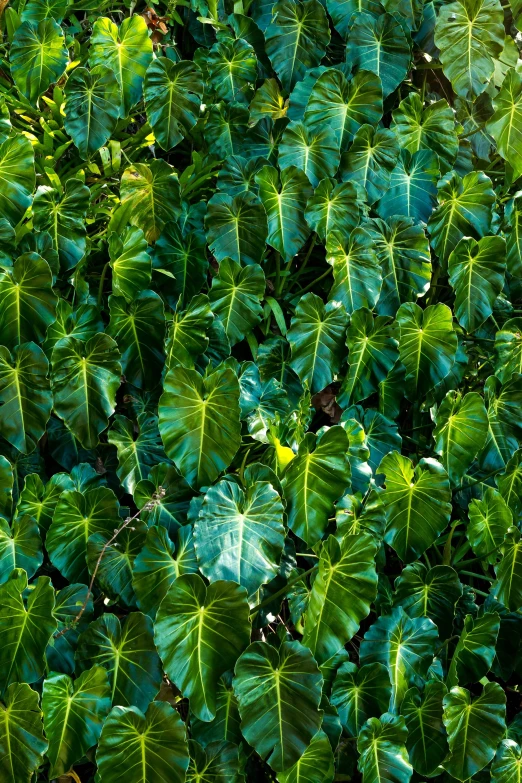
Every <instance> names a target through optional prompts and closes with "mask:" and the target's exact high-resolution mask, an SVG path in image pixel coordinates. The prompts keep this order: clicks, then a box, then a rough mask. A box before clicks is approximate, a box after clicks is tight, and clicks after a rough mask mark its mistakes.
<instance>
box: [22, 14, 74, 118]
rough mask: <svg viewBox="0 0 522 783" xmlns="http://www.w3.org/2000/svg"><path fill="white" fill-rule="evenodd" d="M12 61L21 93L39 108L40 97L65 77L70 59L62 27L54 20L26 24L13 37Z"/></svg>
mask: <svg viewBox="0 0 522 783" xmlns="http://www.w3.org/2000/svg"><path fill="white" fill-rule="evenodd" d="M9 59H10V61H11V74H12V76H13V79H14V82H15V84H16V86H17V88H18V90H19V92H20V93H21V94H22V95H23V96H24V98H27V100H28V101H29V102H30V103H31V105H32V106H37V104H38V99H39V98H40V96H41V95H42V94H43V93H44V92H45V91H46V90H47V89H48V87H49V86H50V85H51V84H53V82H57V81H58V79H59V78H60V77H61V76H62V74H63V72H64V71H65V67H66V65H67V61H68V59H69V56H68V52H67V49H66V47H65V40H64V36H63V31H62V29H61V27H60V26H59V25H58V24H56V22H55V21H54V19H45V20H42V21H41V22H38V23H33V22H23V23H22V24H21V25H20V27H19V28H18V29H17V31H16V33H15V35H14V38H13V44H12V46H11V52H10V57H9Z"/></svg>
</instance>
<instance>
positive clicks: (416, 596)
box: [393, 562, 462, 639]
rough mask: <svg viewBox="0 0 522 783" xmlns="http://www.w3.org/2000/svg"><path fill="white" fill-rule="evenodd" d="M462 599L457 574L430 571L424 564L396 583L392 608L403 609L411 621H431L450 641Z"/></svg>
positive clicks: (408, 569)
mask: <svg viewBox="0 0 522 783" xmlns="http://www.w3.org/2000/svg"><path fill="white" fill-rule="evenodd" d="M461 596H462V585H461V583H460V581H459V578H458V575H457V572H456V571H455V570H454V569H453V568H451V567H450V566H446V565H436V566H433V568H430V569H427V568H426V566H425V565H424V563H420V562H416V563H412V564H411V565H409V566H406V568H403V569H402V572H401V575H400V576H399V577H398V578H397V579H396V580H395V593H394V596H393V605H394V606H402V608H403V609H404V611H405V612H406V614H407V615H408V616H409V617H429V618H430V620H433V622H434V623H435V625H436V626H437V628H438V629H439V636H440V637H441V639H447V638H448V637H449V636H450V635H451V631H452V628H453V616H454V612H455V605H456V603H457V601H458V600H459V598H460V597H461Z"/></svg>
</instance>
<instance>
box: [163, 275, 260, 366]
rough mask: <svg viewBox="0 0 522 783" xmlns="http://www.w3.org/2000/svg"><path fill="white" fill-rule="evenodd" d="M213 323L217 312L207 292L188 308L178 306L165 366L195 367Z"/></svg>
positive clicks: (172, 323)
mask: <svg viewBox="0 0 522 783" xmlns="http://www.w3.org/2000/svg"><path fill="white" fill-rule="evenodd" d="M222 263H225V261H223V262H222ZM227 263H228V262H227ZM232 263H233V262H232ZM225 266H226V264H225ZM249 268H250V267H249ZM256 304H257V300H256ZM213 323H215V318H214V314H213V312H212V310H211V309H210V302H209V299H208V296H206V295H205V294H197V295H196V296H194V297H193V298H192V299H191V301H190V302H189V305H188V307H187V309H186V310H176V312H175V313H174V316H173V318H172V322H171V326H170V331H169V336H168V338H167V341H166V343H165V350H166V353H167V359H166V362H165V367H166V369H167V370H170V369H172V368H173V367H178V366H181V367H187V369H193V368H194V362H195V361H196V359H197V357H198V356H200V355H201V354H202V353H205V351H206V350H207V348H208V346H209V338H208V337H207V333H208V332H209V330H210V328H211V327H212V325H213Z"/></svg>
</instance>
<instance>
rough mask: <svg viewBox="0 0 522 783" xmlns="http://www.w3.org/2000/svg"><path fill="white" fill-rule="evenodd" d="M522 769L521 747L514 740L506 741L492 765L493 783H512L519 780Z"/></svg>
mask: <svg viewBox="0 0 522 783" xmlns="http://www.w3.org/2000/svg"><path fill="white" fill-rule="evenodd" d="M521 767H522V754H521V750H520V745H518V744H517V743H516V742H515V740H513V739H504V740H502V742H501V743H500V745H499V746H498V749H497V753H496V755H495V759H494V761H493V763H492V765H491V780H492V781H493V783H511V781H515V780H518V777H519V775H520V770H521Z"/></svg>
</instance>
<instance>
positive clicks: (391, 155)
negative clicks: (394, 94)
mask: <svg viewBox="0 0 522 783" xmlns="http://www.w3.org/2000/svg"><path fill="white" fill-rule="evenodd" d="M374 78H375V77H374ZM355 79H357V75H356V76H355V77H354V80H355ZM398 157H399V144H398V142H397V138H396V136H395V134H394V133H393V132H392V131H390V130H388V128H377V129H375V128H373V127H372V126H371V125H361V127H360V128H359V129H358V131H357V133H356V134H355V136H354V137H353V142H352V144H351V146H350V149H349V150H348V151H347V152H345V153H344V154H343V155H342V156H341V169H340V171H341V178H342V180H343V182H354V183H355V184H356V185H359V186H360V187H361V188H363V190H364V191H365V192H366V197H367V200H368V203H369V204H373V203H374V202H375V201H378V200H379V199H380V198H381V197H382V196H383V195H384V194H385V193H386V191H387V190H388V187H389V184H390V177H391V173H392V171H393V169H394V168H395V165H396V163H397V159H398Z"/></svg>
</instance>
